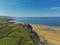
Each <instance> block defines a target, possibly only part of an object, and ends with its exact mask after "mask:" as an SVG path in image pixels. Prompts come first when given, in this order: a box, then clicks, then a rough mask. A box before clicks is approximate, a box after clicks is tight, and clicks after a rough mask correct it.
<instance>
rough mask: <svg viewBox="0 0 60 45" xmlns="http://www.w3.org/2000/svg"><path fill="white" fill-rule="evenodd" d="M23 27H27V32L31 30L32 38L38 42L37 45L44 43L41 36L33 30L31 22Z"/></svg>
mask: <svg viewBox="0 0 60 45" xmlns="http://www.w3.org/2000/svg"><path fill="white" fill-rule="evenodd" d="M23 27H24V28H25V30H26V31H27V32H29V34H30V36H31V38H32V40H33V41H34V42H36V44H37V45H42V44H41V42H40V39H39V36H38V35H37V33H36V32H35V31H33V30H32V26H31V25H30V24H24V25H23Z"/></svg>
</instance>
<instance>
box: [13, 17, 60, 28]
mask: <svg viewBox="0 0 60 45" xmlns="http://www.w3.org/2000/svg"><path fill="white" fill-rule="evenodd" d="M13 19H14V21H16V22H23V23H26V24H37V25H47V26H57V27H60V17H14V18H13Z"/></svg>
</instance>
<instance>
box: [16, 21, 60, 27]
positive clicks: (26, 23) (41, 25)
mask: <svg viewBox="0 0 60 45" xmlns="http://www.w3.org/2000/svg"><path fill="white" fill-rule="evenodd" d="M15 23H17V24H18V23H20V24H30V25H36V26H42V27H52V28H60V27H59V26H49V25H41V24H31V23H24V22H15Z"/></svg>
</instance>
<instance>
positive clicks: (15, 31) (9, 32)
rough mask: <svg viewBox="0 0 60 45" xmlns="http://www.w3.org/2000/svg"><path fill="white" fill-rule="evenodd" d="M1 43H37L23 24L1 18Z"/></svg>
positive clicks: (16, 44)
mask: <svg viewBox="0 0 60 45" xmlns="http://www.w3.org/2000/svg"><path fill="white" fill-rule="evenodd" d="M0 45H36V43H35V42H34V41H33V40H32V38H31V37H30V35H29V33H28V32H27V31H25V29H24V28H23V27H22V26H21V25H18V24H13V23H8V22H6V21H5V20H3V19H2V20H1V19H0Z"/></svg>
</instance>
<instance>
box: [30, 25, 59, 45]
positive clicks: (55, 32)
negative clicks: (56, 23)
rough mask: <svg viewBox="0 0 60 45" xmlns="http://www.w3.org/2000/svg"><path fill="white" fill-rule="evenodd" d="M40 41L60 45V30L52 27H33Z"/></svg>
mask: <svg viewBox="0 0 60 45" xmlns="http://www.w3.org/2000/svg"><path fill="white" fill-rule="evenodd" d="M31 26H32V27H33V30H34V31H35V32H36V33H37V34H38V36H39V38H40V41H41V42H45V43H47V44H51V45H60V28H59V27H51V26H40V25H32V24H31Z"/></svg>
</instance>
